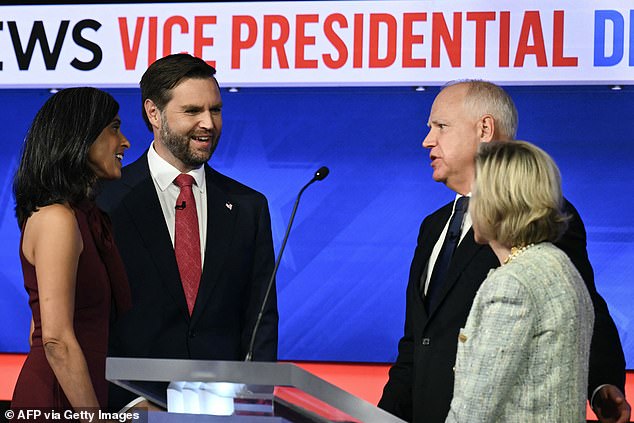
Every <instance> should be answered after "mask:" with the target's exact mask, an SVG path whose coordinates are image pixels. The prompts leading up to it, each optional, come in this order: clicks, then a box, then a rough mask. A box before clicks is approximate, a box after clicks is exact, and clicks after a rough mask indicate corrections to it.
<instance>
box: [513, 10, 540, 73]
mask: <svg viewBox="0 0 634 423" xmlns="http://www.w3.org/2000/svg"><path fill="white" fill-rule="evenodd" d="M531 34H533V43H534V44H532V45H531V44H528V38H529V37H530V35H531ZM529 54H534V55H535V60H536V61H537V66H539V67H544V66H548V61H547V60H546V46H545V44H544V33H543V32H542V21H541V19H540V17H539V11H538V10H529V11H527V12H525V13H524V20H523V22H522V29H521V30H520V39H519V41H518V43H517V53H516V55H515V62H514V63H513V66H515V67H516V68H521V67H522V66H524V59H525V58H526V56H527V55H529Z"/></svg>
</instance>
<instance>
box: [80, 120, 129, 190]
mask: <svg viewBox="0 0 634 423" xmlns="http://www.w3.org/2000/svg"><path fill="white" fill-rule="evenodd" d="M128 147H130V142H128V139H127V138H126V137H125V136H124V135H123V134H122V133H121V119H120V118H119V115H117V116H116V117H115V118H114V119H113V121H112V122H110V124H109V125H108V126H106V127H105V128H104V130H103V131H101V134H99V136H98V137H97V139H96V140H95V142H94V143H93V144H92V145H91V146H90V149H89V150H88V164H89V165H90V168H91V169H92V170H93V171H94V172H95V175H96V176H97V178H99V179H119V178H120V177H121V166H122V164H121V161H122V160H123V152H124V151H125V149H126V148H128Z"/></svg>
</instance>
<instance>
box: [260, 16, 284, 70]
mask: <svg viewBox="0 0 634 423" xmlns="http://www.w3.org/2000/svg"><path fill="white" fill-rule="evenodd" d="M273 25H277V26H278V28H279V29H280V36H279V38H277V39H273ZM289 28H290V25H289V24H288V20H286V18H285V17H284V16H281V15H266V16H264V33H263V40H262V42H263V43H262V44H263V45H262V48H263V52H262V62H263V67H264V69H271V62H272V56H273V49H275V51H276V53H277V58H278V61H279V64H280V68H281V69H288V58H287V57H286V50H284V44H286V42H287V41H288V36H289V33H290V29H289Z"/></svg>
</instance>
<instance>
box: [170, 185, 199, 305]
mask: <svg viewBox="0 0 634 423" xmlns="http://www.w3.org/2000/svg"><path fill="white" fill-rule="evenodd" d="M194 183H195V181H194V178H193V177H192V176H190V175H186V174H180V175H178V176H177V177H176V179H174V184H176V185H177V186H178V187H179V188H180V190H181V192H180V194H179V195H178V198H177V199H176V226H175V231H174V251H175V253H176V262H177V263H178V271H179V273H180V275H181V283H182V284H183V291H184V292H185V299H186V300H187V308H188V309H189V315H190V316H191V314H192V310H193V309H194V304H195V303H196V295H197V294H198V286H199V285H200V274H201V269H202V266H201V263H200V234H199V229H198V215H197V214H196V201H195V200H194V193H193V192H192V185H193V184H194Z"/></svg>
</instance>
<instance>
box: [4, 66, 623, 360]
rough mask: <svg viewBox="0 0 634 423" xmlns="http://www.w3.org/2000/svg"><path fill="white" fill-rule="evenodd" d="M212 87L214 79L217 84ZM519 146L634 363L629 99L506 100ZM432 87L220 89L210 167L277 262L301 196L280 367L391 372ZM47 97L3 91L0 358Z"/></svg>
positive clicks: (419, 207) (441, 193)
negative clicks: (257, 215) (562, 215)
mask: <svg viewBox="0 0 634 423" xmlns="http://www.w3.org/2000/svg"><path fill="white" fill-rule="evenodd" d="M220 79H221V80H222V78H220ZM507 89H508V90H509V92H510V93H511V95H512V96H513V98H514V99H515V101H516V103H517V106H518V109H519V114H520V127H519V133H518V138H520V139H526V140H529V141H533V142H535V143H536V144H538V145H540V146H541V147H543V148H544V149H545V150H546V151H548V152H549V153H550V154H551V155H552V156H553V157H554V158H555V160H556V161H557V163H558V164H559V166H560V168H561V171H562V175H563V183H564V192H565V194H566V196H567V198H568V199H569V200H570V201H572V203H573V204H575V206H576V207H577V208H578V210H579V212H580V213H581V216H582V218H583V219H584V221H585V224H586V229H587V231H588V251H589V254H590V259H591V261H592V264H593V265H594V270H595V274H596V280H597V287H598V289H599V291H600V292H601V294H602V295H603V296H604V298H605V299H606V300H607V302H608V304H609V307H610V311H611V313H612V316H613V317H614V320H615V321H616V324H617V326H618V329H619V333H620V336H621V341H622V342H623V346H624V349H625V352H626V359H627V365H628V368H632V367H633V365H634V338H633V337H632V332H633V331H634V328H633V327H632V319H633V318H634V307H633V306H632V304H634V288H632V287H631V280H632V277H633V276H634V226H633V224H632V218H633V213H632V209H634V200H632V197H631V196H630V195H629V191H630V189H631V184H632V182H633V181H634V165H633V164H634V159H633V158H632V157H633V154H634V119H633V118H634V112H633V110H634V108H633V107H632V106H633V105H634V89H633V88H632V87H624V89H623V90H621V91H612V90H610V89H609V88H608V87H596V86H588V87H572V86H555V87H552V86H551V87H528V86H525V87H507ZM108 91H109V92H111V93H112V94H113V95H114V96H115V98H117V100H118V101H119V102H120V103H121V106H122V107H121V117H122V119H123V131H124V133H125V134H126V135H127V136H128V138H129V139H130V141H131V143H132V148H131V149H130V150H129V151H128V153H127V154H126V156H125V160H124V162H125V163H130V162H131V161H133V160H134V159H136V158H137V157H138V156H139V155H141V154H142V153H143V151H144V150H145V149H146V148H147V147H148V145H149V142H150V140H151V134H150V133H149V132H148V131H147V129H146V128H145V126H144V125H143V123H142V120H141V117H140V109H141V106H140V95H139V91H138V90H136V89H110V90H108ZM437 92H438V88H437V87H431V88H428V89H427V90H426V91H422V92H418V91H415V90H414V89H412V88H406V87H384V88H378V87H373V88H368V87H362V88H332V87H331V88H275V89H273V88H250V89H241V90H240V91H239V92H237V93H233V92H229V91H228V90H226V89H223V92H222V94H223V100H224V104H225V107H224V110H223V119H224V130H223V135H222V138H221V141H220V146H219V147H218V150H217V152H216V153H215V155H214V157H213V158H212V160H211V162H210V164H211V165H212V166H213V167H215V168H216V169H218V170H219V171H220V172H223V173H226V174H227V175H229V176H232V177H234V178H236V179H238V180H240V181H242V182H244V183H246V184H247V185H250V186H252V187H254V188H255V189H257V190H259V191H261V192H263V193H264V194H265V195H266V196H267V197H268V199H269V203H270V209H271V218H272V224H273V232H274V242H275V247H276V250H277V249H278V248H279V246H280V243H281V241H282V237H283V235H284V230H285V227H286V223H287V221H288V219H289V216H290V212H291V209H292V206H293V202H294V200H295V196H296V194H297V191H298V190H299V189H300V188H301V187H302V186H303V185H304V184H305V183H306V182H307V181H308V180H310V178H311V177H312V176H313V173H314V171H315V170H316V169H318V168H319V167H320V166H322V165H326V166H328V167H329V168H330V171H331V174H330V176H328V178H327V179H326V180H324V181H322V182H318V183H316V184H314V185H313V186H311V187H310V188H309V190H307V191H306V193H305V194H304V196H303V197H302V201H301V204H300V208H299V211H298V213H297V217H296V220H295V224H294V229H293V232H292V233H291V236H290V239H289V242H288V246H287V250H286V252H285V255H284V258H283V260H282V264H281V267H280V271H279V274H278V285H277V290H278V298H279V310H280V359H284V360H324V361H350V362H391V361H393V360H394V359H395V357H396V353H397V342H398V339H399V338H400V336H401V334H402V330H403V321H404V312H405V310H404V306H405V304H404V299H405V287H406V284H407V274H408V271H409V263H410V260H411V258H412V255H413V251H414V247H415V244H416V236H417V233H418V228H419V225H420V222H421V221H422V219H423V218H424V216H425V215H427V214H428V213H430V212H432V211H433V210H435V209H436V208H438V207H440V206H441V205H443V204H445V203H446V202H448V201H449V200H451V199H452V198H453V194H452V193H451V192H449V190H447V189H446V188H445V187H444V186H442V185H440V184H437V183H434V182H433V181H432V180H431V169H430V167H429V160H428V152H427V151H426V150H424V149H423V148H422V147H421V142H422V139H423V137H424V136H425V134H426V132H427V130H426V126H425V124H426V121H427V116H428V113H429V109H430V106H431V103H432V101H433V98H434V97H435V95H436V94H437ZM49 96H50V93H49V92H48V91H47V90H34V89H31V90H0V104H2V113H1V114H0V125H1V127H2V128H3V140H2V141H3V148H2V151H1V152H0V210H2V211H3V212H2V215H1V216H0V261H1V263H2V266H0V284H1V286H2V292H3V295H2V296H1V297H0V321H2V322H3V324H2V325H0V352H26V351H27V350H28V341H27V338H28V329H29V321H30V312H29V309H28V305H27V297H26V293H25V291H24V288H23V286H22V275H21V269H20V265H19V260H18V244H19V231H18V227H17V224H16V221H15V217H14V202H13V196H12V192H11V182H12V178H13V173H14V172H15V168H16V166H17V161H18V159H19V154H20V146H21V142H22V139H23V138H24V135H25V133H26V130H27V128H28V125H29V124H30V121H31V119H32V118H33V116H34V115H35V113H36V111H37V110H38V108H39V107H40V106H41V105H42V104H43V102H44V101H45V100H46V99H47V98H48V97H49Z"/></svg>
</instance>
